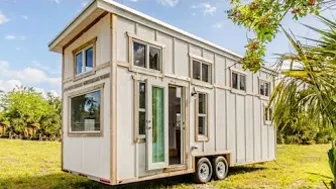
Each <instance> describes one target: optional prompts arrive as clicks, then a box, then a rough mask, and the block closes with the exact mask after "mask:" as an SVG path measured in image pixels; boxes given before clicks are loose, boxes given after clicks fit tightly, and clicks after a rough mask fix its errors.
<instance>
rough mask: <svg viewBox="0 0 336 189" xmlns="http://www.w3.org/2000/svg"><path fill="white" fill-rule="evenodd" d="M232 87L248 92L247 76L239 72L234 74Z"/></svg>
mask: <svg viewBox="0 0 336 189" xmlns="http://www.w3.org/2000/svg"><path fill="white" fill-rule="evenodd" d="M231 78H232V79H231V80H232V84H231V87H232V88H234V89H237V90H241V91H246V76H245V74H241V73H238V72H232V77H231Z"/></svg>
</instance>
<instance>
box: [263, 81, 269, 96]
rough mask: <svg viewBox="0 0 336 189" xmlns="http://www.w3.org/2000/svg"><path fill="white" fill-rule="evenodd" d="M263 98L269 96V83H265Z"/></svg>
mask: <svg viewBox="0 0 336 189" xmlns="http://www.w3.org/2000/svg"><path fill="white" fill-rule="evenodd" d="M264 86H265V96H269V83H265V84H264Z"/></svg>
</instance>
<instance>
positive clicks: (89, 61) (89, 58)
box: [85, 47, 93, 72]
mask: <svg viewBox="0 0 336 189" xmlns="http://www.w3.org/2000/svg"><path fill="white" fill-rule="evenodd" d="M85 61H86V62H85V71H86V72H87V71H91V70H92V69H93V48H92V47H91V48H89V49H87V50H86V51H85Z"/></svg>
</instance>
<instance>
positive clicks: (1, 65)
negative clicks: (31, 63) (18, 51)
mask: <svg viewBox="0 0 336 189" xmlns="http://www.w3.org/2000/svg"><path fill="white" fill-rule="evenodd" d="M8 67H9V63H8V62H7V61H5V60H0V68H1V69H2V70H3V69H7V68H8Z"/></svg>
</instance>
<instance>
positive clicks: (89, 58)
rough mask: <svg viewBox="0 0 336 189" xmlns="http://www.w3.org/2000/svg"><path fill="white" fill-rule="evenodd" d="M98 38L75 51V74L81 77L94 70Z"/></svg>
mask: <svg viewBox="0 0 336 189" xmlns="http://www.w3.org/2000/svg"><path fill="white" fill-rule="evenodd" d="M96 40H97V39H96V38H95V39H92V40H91V41H89V42H87V43H85V44H84V45H83V46H81V47H78V48H77V49H75V50H73V51H72V53H73V56H74V65H75V70H74V72H75V73H74V74H75V75H76V76H77V75H81V74H83V73H86V72H90V71H92V70H93V69H94V66H95V43H96Z"/></svg>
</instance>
